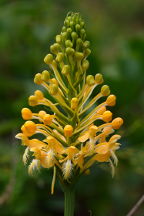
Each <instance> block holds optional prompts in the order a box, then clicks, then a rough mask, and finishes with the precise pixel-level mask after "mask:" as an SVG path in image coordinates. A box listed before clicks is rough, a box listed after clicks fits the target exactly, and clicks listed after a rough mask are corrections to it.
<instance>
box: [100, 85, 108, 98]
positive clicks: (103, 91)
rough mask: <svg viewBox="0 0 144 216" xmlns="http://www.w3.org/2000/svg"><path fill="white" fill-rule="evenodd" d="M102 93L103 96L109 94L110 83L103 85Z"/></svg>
mask: <svg viewBox="0 0 144 216" xmlns="http://www.w3.org/2000/svg"><path fill="white" fill-rule="evenodd" d="M101 93H102V95H103V96H108V95H109V94H110V89H109V86H108V85H103V86H102V87H101Z"/></svg>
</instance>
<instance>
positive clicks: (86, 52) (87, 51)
mask: <svg viewBox="0 0 144 216" xmlns="http://www.w3.org/2000/svg"><path fill="white" fill-rule="evenodd" d="M84 54H85V56H86V57H87V56H89V55H90V54H91V50H90V49H88V48H87V49H86V50H85V53H84Z"/></svg>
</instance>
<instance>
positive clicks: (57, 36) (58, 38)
mask: <svg viewBox="0 0 144 216" xmlns="http://www.w3.org/2000/svg"><path fill="white" fill-rule="evenodd" d="M61 39H62V38H61V35H56V42H57V43H60V42H61Z"/></svg>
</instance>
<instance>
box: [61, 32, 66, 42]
mask: <svg viewBox="0 0 144 216" xmlns="http://www.w3.org/2000/svg"><path fill="white" fill-rule="evenodd" d="M61 36H62V39H63V41H65V40H66V38H67V32H62V33H61Z"/></svg>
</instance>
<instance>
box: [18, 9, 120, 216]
mask: <svg viewBox="0 0 144 216" xmlns="http://www.w3.org/2000/svg"><path fill="white" fill-rule="evenodd" d="M55 40H56V41H55V43H54V44H53V45H51V46H50V53H49V54H47V55H46V56H45V58H44V62H45V63H46V65H47V68H46V70H44V71H42V72H41V73H37V74H36V75H35V77H34V83H35V84H37V85H41V86H43V87H44V88H45V90H46V91H47V92H48V94H49V95H50V97H48V98H46V97H45V96H44V94H43V93H42V91H40V90H36V91H35V92H34V94H33V95H31V96H30V97H29V99H28V101H29V105H30V106H32V107H34V106H40V105H43V106H42V107H44V108H43V109H44V110H40V111H39V112H38V113H34V112H32V111H31V109H29V108H23V109H22V118H23V119H24V120H26V122H25V123H24V124H23V125H22V127H21V133H19V134H17V135H16V138H18V139H21V140H22V144H23V145H24V146H25V147H26V150H25V152H24V155H23V162H24V164H29V166H28V172H29V174H31V175H33V174H34V173H35V172H37V171H39V170H40V169H41V168H46V169H48V170H49V169H53V178H52V185H51V193H52V194H53V192H54V185H55V180H56V176H58V178H59V180H60V182H61V183H62V185H63V187H64V192H65V210H64V215H65V216H73V214H74V189H73V185H74V183H75V182H76V179H77V177H78V176H80V175H82V174H83V173H89V172H90V170H89V169H90V167H91V166H92V165H93V164H94V163H95V162H97V163H102V162H107V163H108V164H109V165H110V166H111V168H112V175H114V167H115V166H116V165H117V162H118V159H117V156H116V150H117V149H119V147H120V143H119V142H118V140H119V139H120V135H118V134H115V135H112V134H113V133H114V132H115V130H117V129H119V128H120V127H121V125H122V124H123V119H122V118H120V117H118V118H115V119H112V112H111V111H109V110H108V108H109V107H111V106H114V105H115V103H116V96H115V95H113V94H110V89H109V86H107V85H103V82H104V80H103V76H102V74H100V73H98V74H96V75H95V77H94V76H93V75H86V71H87V69H88V68H89V61H88V60H87V57H88V56H89V54H90V53H91V50H90V48H89V46H90V42H89V41H88V40H87V39H86V32H85V24H84V21H83V20H82V18H81V17H80V15H79V14H78V13H69V14H68V15H67V17H66V19H65V21H64V26H63V27H62V31H61V33H60V34H59V35H57V36H56V39H55ZM99 85H102V86H101V89H100V91H99V93H98V94H97V95H95V96H94V97H92V93H93V91H94V89H95V88H96V87H97V86H99ZM99 99H101V100H100V101H103V102H101V103H99ZM47 110H51V111H49V113H48V112H47ZM97 120H98V123H97ZM35 134H41V140H40V139H37V138H34V137H33V136H34V135H35ZM31 137H32V138H31ZM30 155H31V156H32V157H29V156H30ZM31 158H33V159H32V160H31V161H30V159H31Z"/></svg>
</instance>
